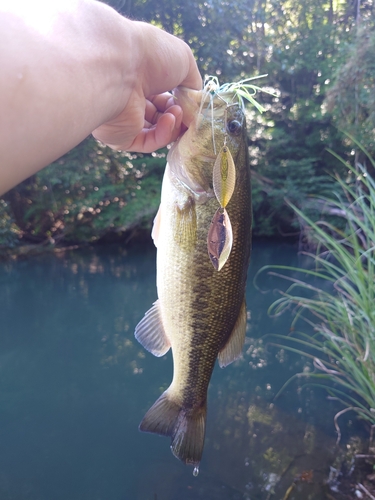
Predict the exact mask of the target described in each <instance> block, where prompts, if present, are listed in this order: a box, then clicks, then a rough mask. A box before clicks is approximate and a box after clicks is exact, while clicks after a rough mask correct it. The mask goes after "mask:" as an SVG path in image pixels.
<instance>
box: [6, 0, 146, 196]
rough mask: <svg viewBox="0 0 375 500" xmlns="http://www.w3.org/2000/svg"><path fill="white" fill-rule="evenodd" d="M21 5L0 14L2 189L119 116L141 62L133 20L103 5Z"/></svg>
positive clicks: (78, 2) (82, 3)
mask: <svg viewBox="0 0 375 500" xmlns="http://www.w3.org/2000/svg"><path fill="white" fill-rule="evenodd" d="M15 3H16V4H17V0H15ZM21 4H22V7H20V11H21V9H22V12H20V13H17V8H15V7H14V5H13V6H12V12H3V13H1V15H2V16H5V20H4V19H3V20H2V21H3V22H2V23H1V26H2V27H1V30H0V61H1V66H2V67H1V71H0V109H1V112H0V193H1V192H5V191H7V190H8V189H9V188H11V187H13V186H14V185H15V184H17V183H18V182H20V181H21V180H23V179H25V178H27V177H28V176H29V175H31V174H33V173H35V172H36V171H37V170H39V169H40V168H42V167H43V166H45V165H46V164H48V163H50V162H51V161H53V160H55V159H57V158H58V157H59V156H61V155H62V154H64V153H65V152H67V151H68V150H69V149H71V148H72V147H74V146H75V145H76V144H78V143H79V142H80V141H81V140H83V139H84V138H85V137H86V136H87V135H89V134H90V133H91V132H92V131H93V130H94V129H95V128H96V127H98V126H99V125H101V124H102V123H104V122H106V121H107V120H110V119H111V118H113V117H114V116H116V115H117V114H118V113H120V111H121V110H122V109H123V107H124V103H126V101H127V99H128V95H130V93H131V89H132V88H133V87H134V86H135V85H136V81H135V79H136V75H137V73H138V70H137V68H134V64H139V63H140V61H141V59H142V57H141V55H140V54H138V53H137V51H138V50H139V47H140V44H139V34H138V30H137V29H136V27H135V25H134V23H132V22H131V21H129V20H127V19H124V18H122V17H121V16H119V15H118V14H116V13H115V11H113V10H112V9H110V8H108V7H107V6H106V5H104V4H101V3H99V2H98V3H96V2H91V1H84V0H82V1H81V0H77V1H67V0H63V1H62V2H61V5H60V3H59V4H57V2H56V1H53V2H51V1H46V2H41V3H40V8H39V13H38V15H35V11H38V7H39V3H38V2H30V13H25V8H26V7H25V4H26V2H23V1H22V2H20V5H21ZM42 4H43V5H42ZM57 5H58V6H57ZM0 7H1V5H0ZM10 48H11V50H9V49H10ZM127 94H128V95H127ZM30 130H33V133H32V134H30ZM3 167H6V168H3Z"/></svg>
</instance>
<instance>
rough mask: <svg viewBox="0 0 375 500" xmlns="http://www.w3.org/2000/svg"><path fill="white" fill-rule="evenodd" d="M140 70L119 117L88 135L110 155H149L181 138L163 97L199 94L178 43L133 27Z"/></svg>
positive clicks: (173, 109) (189, 60) (177, 118)
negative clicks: (179, 90)
mask: <svg viewBox="0 0 375 500" xmlns="http://www.w3.org/2000/svg"><path fill="white" fill-rule="evenodd" d="M134 25H136V27H137V29H138V31H139V34H140V37H139V42H138V43H139V44H140V47H141V57H142V56H143V57H142V64H141V67H140V68H139V70H138V74H137V81H136V82H135V84H134V87H133V88H132V89H131V92H130V95H129V97H128V99H127V101H126V103H125V106H124V108H123V109H122V111H121V112H120V113H119V114H118V115H117V116H115V117H114V118H112V119H110V120H109V121H108V122H106V123H104V124H103V125H101V126H100V127H98V128H97V129H96V130H94V132H93V135H94V137H95V138H96V139H98V140H100V141H101V142H103V143H105V144H107V145H108V146H110V147H111V148H113V149H122V150H125V151H137V152H142V153H150V152H152V151H155V150H156V149H160V148H162V147H164V146H166V145H167V144H169V143H170V142H173V141H175V140H176V139H177V138H178V136H179V135H180V133H181V126H182V109H181V107H180V106H178V105H176V104H175V100H174V97H173V96H172V95H171V94H170V93H168V92H166V91H168V90H170V89H173V88H174V87H177V86H178V85H183V86H185V87H190V88H193V89H197V90H200V89H201V88H202V80H201V77H200V74H199V72H198V69H197V66H196V62H195V60H194V56H193V54H192V52H191V50H190V48H189V47H188V45H187V44H185V43H184V42H183V41H182V40H180V39H178V38H176V37H173V36H172V35H170V34H168V33H166V32H165V31H162V30H160V29H158V28H156V27H154V26H151V25H148V24H145V23H138V22H134Z"/></svg>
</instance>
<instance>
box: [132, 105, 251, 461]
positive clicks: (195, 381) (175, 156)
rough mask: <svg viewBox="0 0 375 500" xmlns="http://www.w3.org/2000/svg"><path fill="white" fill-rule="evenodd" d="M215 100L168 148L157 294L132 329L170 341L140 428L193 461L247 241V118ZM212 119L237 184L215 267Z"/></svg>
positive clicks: (231, 324)
mask: <svg viewBox="0 0 375 500" xmlns="http://www.w3.org/2000/svg"><path fill="white" fill-rule="evenodd" d="M195 97H197V96H195ZM200 97H201V96H200ZM181 105H182V107H183V103H182V104H181ZM217 105H218V108H219V110H218V113H217V115H218V116H216V117H214V120H212V119H211V117H210V116H209V115H208V116H205V115H204V113H203V116H198V114H199V113H198V109H197V113H196V114H197V119H196V121H195V122H193V124H192V125H190V127H189V130H188V132H187V133H186V134H185V135H184V136H183V137H182V138H181V139H180V141H179V142H178V143H177V144H176V145H175V146H174V148H175V149H174V151H172V152H171V153H170V154H169V155H168V164H167V167H166V172H165V176H164V179H163V187H162V197H161V205H160V209H159V213H158V216H157V218H156V220H155V223H154V240H155V243H156V245H157V289H158V301H157V302H156V303H155V305H154V306H153V308H152V309H151V310H150V311H149V312H148V313H146V315H145V317H144V318H143V320H141V322H140V323H139V325H138V326H137V328H136V337H137V338H138V340H139V341H140V342H141V343H142V344H143V345H144V347H146V349H148V350H150V351H151V352H152V353H153V354H155V355H158V356H161V355H163V354H165V352H167V350H168V349H169V347H172V355H173V367H174V369H173V380H172V383H171V385H170V387H169V388H168V389H167V391H165V392H164V393H163V394H162V396H161V397H160V398H159V399H158V400H157V401H156V403H155V404H154V405H153V406H152V407H151V408H150V410H149V411H148V412H147V414H146V415H145V417H144V419H143V421H142V422H141V424H140V429H141V430H143V431H146V432H155V433H157V434H161V435H166V436H170V437H171V438H172V445H171V448H172V452H173V453H174V454H175V455H176V456H177V457H178V458H180V459H181V460H182V461H183V462H185V463H187V464H192V465H195V466H197V465H198V464H199V462H200V460H201V455H202V452H203V445H204V433H205V420H206V405H207V389H208V384H209V381H210V378H211V375H212V371H213V368H214V365H215V362H216V359H217V358H218V356H219V363H220V364H221V365H222V366H226V365H227V364H229V363H230V362H232V361H233V360H234V359H236V358H237V357H238V356H239V355H240V353H241V349H242V346H243V341H244V336H245V328H246V306H245V303H244V294H245V286H246V275H247V268H248V263H249V258H250V246H251V196H250V168H249V159H248V148H247V139H246V126H245V119H244V115H243V112H242V110H241V109H240V107H239V106H238V105H236V106H231V107H228V109H226V108H225V109H222V112H220V108H222V103H221V102H218V103H217ZM184 111H185V110H184ZM224 111H225V112H224ZM233 122H235V123H236V124H240V125H241V127H240V130H239V131H238V130H236V133H235V134H232V135H231V134H229V133H228V131H227V126H228V123H233ZM211 127H215V130H214V140H215V142H217V143H218V144H220V146H221V145H222V142H223V141H226V142H227V145H228V147H229V149H230V151H231V154H232V156H233V159H234V163H235V166H236V184H235V189H234V192H233V195H232V197H231V199H230V201H229V203H228V205H227V207H226V210H227V212H228V214H229V217H230V220H231V226H232V232H233V246H232V249H231V252H230V255H229V258H228V260H227V262H226V263H225V265H224V266H223V267H222V269H220V271H217V270H216V269H215V268H214V267H213V265H212V263H211V261H210V258H209V256H208V251H207V234H208V230H209V228H210V224H211V222H212V221H213V217H214V215H215V212H216V211H217V209H218V201H217V199H216V198H215V195H214V194H213V188H212V169H213V163H214V161H215V151H214V150H213V137H212V130H211ZM218 149H220V147H219V148H218ZM189 176H190V177H189ZM151 320H152V321H151ZM156 323H158V325H159V326H158V327H157V328H156V329H155V324H156ZM150 325H152V328H151V326H150ZM155 330H156V331H157V333H155Z"/></svg>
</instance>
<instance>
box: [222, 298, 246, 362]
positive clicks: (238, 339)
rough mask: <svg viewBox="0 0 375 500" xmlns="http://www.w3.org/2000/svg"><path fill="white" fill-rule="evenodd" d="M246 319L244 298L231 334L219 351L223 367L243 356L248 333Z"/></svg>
mask: <svg viewBox="0 0 375 500" xmlns="http://www.w3.org/2000/svg"><path fill="white" fill-rule="evenodd" d="M246 319H247V317H246V302H245V299H244V301H243V302H242V306H241V309H240V314H239V315H238V318H237V321H236V324H235V325H234V328H233V331H232V333H231V336H230V337H229V339H228V342H227V343H226V344H225V346H224V347H223V349H222V350H221V351H220V352H219V355H218V361H219V365H220V367H221V368H224V367H225V366H228V365H230V364H231V363H232V362H233V361H235V360H236V359H238V358H239V357H240V356H241V354H242V349H243V345H244V342H245V335H246Z"/></svg>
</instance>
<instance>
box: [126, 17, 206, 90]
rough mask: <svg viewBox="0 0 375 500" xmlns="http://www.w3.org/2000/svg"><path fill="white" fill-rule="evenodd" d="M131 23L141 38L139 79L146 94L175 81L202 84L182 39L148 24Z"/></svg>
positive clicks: (198, 86) (194, 85)
mask: <svg viewBox="0 0 375 500" xmlns="http://www.w3.org/2000/svg"><path fill="white" fill-rule="evenodd" d="M134 23H135V24H136V26H137V27H138V30H139V34H140V35H141V38H142V45H143V54H144V57H143V65H142V69H141V71H140V75H141V76H140V80H141V82H142V88H143V92H144V95H145V96H146V97H149V96H151V95H156V94H162V93H163V92H166V91H168V90H171V89H173V88H175V87H178V86H179V85H183V86H185V87H189V88H193V89H195V90H200V89H201V88H202V78H201V76H200V73H199V71H198V67H197V64H196V62H195V59H194V55H193V53H192V51H191V49H190V47H189V46H188V45H187V44H186V43H185V42H184V41H182V40H180V39H179V38H177V37H175V36H173V35H171V34H169V33H167V32H165V31H163V30H161V29H159V28H157V27H155V26H152V25H150V24H147V23H142V22H138V21H134ZM155 54H157V57H156V56H155Z"/></svg>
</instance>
